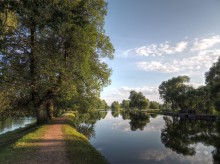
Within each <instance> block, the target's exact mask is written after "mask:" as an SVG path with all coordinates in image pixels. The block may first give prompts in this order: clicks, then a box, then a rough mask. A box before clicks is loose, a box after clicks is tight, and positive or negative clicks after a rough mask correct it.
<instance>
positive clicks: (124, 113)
mask: <svg viewBox="0 0 220 164" xmlns="http://www.w3.org/2000/svg"><path fill="white" fill-rule="evenodd" d="M120 114H121V116H122V119H123V120H129V119H130V111H129V110H122V111H121V113H120Z"/></svg>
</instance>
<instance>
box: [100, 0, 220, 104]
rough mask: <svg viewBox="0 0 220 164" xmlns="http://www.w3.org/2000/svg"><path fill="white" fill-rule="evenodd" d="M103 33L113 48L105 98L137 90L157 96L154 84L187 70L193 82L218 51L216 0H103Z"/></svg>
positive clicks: (219, 13)
mask: <svg viewBox="0 0 220 164" xmlns="http://www.w3.org/2000/svg"><path fill="white" fill-rule="evenodd" d="M107 2H108V15H107V16H106V20H105V30H106V34H107V35H108V36H109V37H110V39H111V42H112V44H113V46H114V48H115V54H114V56H115V57H114V59H113V60H111V61H110V60H108V59H105V62H106V63H107V64H108V65H109V67H110V68H112V70H113V73H112V76H111V80H112V83H111V85H110V86H108V87H106V88H104V89H103V91H102V93H101V98H102V99H105V100H106V101H107V102H108V104H110V103H111V102H112V101H119V102H121V101H122V100H123V99H128V96H129V92H130V90H136V91H141V92H143V93H144V95H145V96H146V97H147V98H148V99H150V100H155V101H159V102H161V100H160V99H159V94H158V86H159V85H160V84H161V83H162V81H165V80H168V79H170V78H172V77H174V76H178V75H188V76H189V77H190V78H191V84H192V85H193V86H195V87H197V86H200V85H203V84H204V73H205V72H207V71H208V69H209V68H210V67H211V65H212V63H214V62H215V61H216V60H217V58H218V57H219V56H220V1H219V0H107Z"/></svg>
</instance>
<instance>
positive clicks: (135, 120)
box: [129, 111, 150, 131]
mask: <svg viewBox="0 0 220 164" xmlns="http://www.w3.org/2000/svg"><path fill="white" fill-rule="evenodd" d="M130 120H131V121H130V122H129V124H130V126H131V130H132V131H136V130H137V129H140V130H143V129H144V127H145V126H146V125H147V124H148V123H149V122H150V115H149V114H147V113H142V112H140V111H134V112H130Z"/></svg>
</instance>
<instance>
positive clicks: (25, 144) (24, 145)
mask: <svg viewBox="0 0 220 164" xmlns="http://www.w3.org/2000/svg"><path fill="white" fill-rule="evenodd" d="M47 128H48V126H47V125H44V126H41V127H39V128H37V129H36V128H35V129H33V130H32V131H31V132H30V131H29V133H28V134H26V135H24V136H23V137H21V138H20V139H19V140H18V141H17V142H15V143H14V144H12V145H8V146H7V147H4V148H2V149H0V163H2V164H3V163H19V162H21V161H24V160H25V159H26V158H29V155H31V154H33V153H34V152H36V151H37V150H39V146H38V145H37V143H36V142H33V141H34V140H39V139H42V137H43V136H44V134H45V132H46V129H47ZM13 134H14V135H16V133H13ZM8 137H9V136H8Z"/></svg>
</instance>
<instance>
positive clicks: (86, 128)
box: [74, 111, 107, 139]
mask: <svg viewBox="0 0 220 164" xmlns="http://www.w3.org/2000/svg"><path fill="white" fill-rule="evenodd" d="M106 115H107V112H105V111H99V112H89V113H85V114H79V115H76V117H74V123H75V125H74V126H75V128H76V129H77V130H78V131H79V132H80V133H82V134H84V135H85V136H86V137H87V138H88V139H89V138H91V137H95V123H96V122H97V121H98V120H101V119H104V118H105V117H106Z"/></svg>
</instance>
